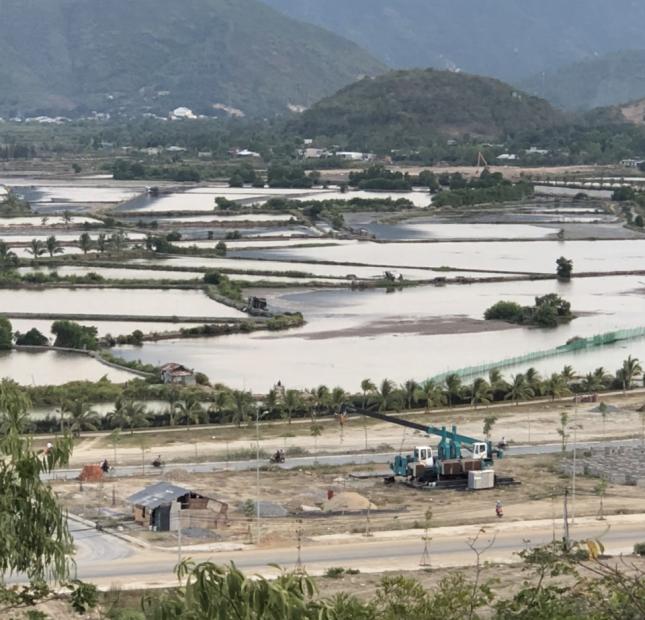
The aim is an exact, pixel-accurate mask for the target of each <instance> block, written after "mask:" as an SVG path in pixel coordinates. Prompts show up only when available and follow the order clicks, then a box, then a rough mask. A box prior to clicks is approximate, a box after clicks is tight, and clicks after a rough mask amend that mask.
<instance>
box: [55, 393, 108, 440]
mask: <svg viewBox="0 0 645 620" xmlns="http://www.w3.org/2000/svg"><path fill="white" fill-rule="evenodd" d="M61 414H62V415H64V414H67V415H68V416H69V425H68V428H69V430H70V431H71V433H72V435H74V436H75V437H79V436H80V434H81V431H95V430H97V428H98V423H99V415H98V414H97V413H96V411H94V410H93V409H92V406H91V405H90V404H89V403H88V402H86V401H84V400H68V401H65V402H64V403H63V405H62V407H61Z"/></svg>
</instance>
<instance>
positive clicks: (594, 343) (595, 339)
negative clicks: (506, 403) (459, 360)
mask: <svg viewBox="0 0 645 620" xmlns="http://www.w3.org/2000/svg"><path fill="white" fill-rule="evenodd" d="M643 337H645V327H635V328H632V329H621V330H617V331H613V332H607V333H605V334H596V335H595V336H590V337H588V338H575V339H572V340H571V341H570V342H567V344H563V345H561V346H559V347H555V348H554V349H547V350H545V351H533V352H531V353H526V354H524V355H518V356H516V357H509V358H507V359H503V360H499V361H497V362H486V363H484V364H480V365H478V366H468V367H466V368H460V369H459V370H451V371H449V372H444V373H441V374H439V375H435V376H434V377H432V380H433V381H436V382H437V383H441V382H443V381H445V379H446V377H448V376H449V375H458V376H459V377H461V378H462V379H468V378H473V377H479V376H482V375H486V374H488V372H490V371H491V370H493V369H495V368H499V369H502V368H509V367H511V366H520V365H522V364H526V363H530V362H535V361H538V360H543V359H547V358H550V357H556V356H558V355H563V354H565V353H574V352H576V351H583V350H585V349H594V348H596V347H603V346H606V345H609V344H614V343H615V342H620V341H621V340H632V339H635V338H643Z"/></svg>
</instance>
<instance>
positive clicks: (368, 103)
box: [293, 69, 563, 151]
mask: <svg viewBox="0 0 645 620" xmlns="http://www.w3.org/2000/svg"><path fill="white" fill-rule="evenodd" d="M562 121H563V117H562V115H561V114H560V113H559V112H558V111H556V110H555V109H554V108H553V107H552V106H551V105H550V104H549V103H547V102H546V101H544V100H542V99H539V98H537V97H533V96H530V95H527V94H525V93H523V92H520V91H518V90H516V89H514V88H513V87H511V86H509V85H508V84H504V83H503V82H500V81H498V80H495V79H492V78H483V77H478V76H472V75H466V74H463V73H455V72H450V71H437V70H433V69H427V70H411V71H393V72H390V73H386V74H384V75H381V76H379V77H376V78H366V79H363V80H360V81H358V82H356V83H354V84H352V85H350V86H348V87H346V88H344V89H342V90H341V91H339V92H338V93H336V94H335V95H333V96H331V97H328V98H326V99H323V100H322V101H320V102H318V103H317V104H315V105H314V106H312V107H311V108H310V109H309V110H307V111H306V112H304V114H303V115H302V117H301V118H300V119H298V120H297V121H295V122H294V124H293V127H294V128H295V129H296V130H297V131H299V132H300V133H301V134H302V135H303V136H306V137H311V138H320V137H326V138H327V139H328V140H331V141H332V142H333V143H336V144H342V145H345V146H348V147H353V148H357V149H364V148H368V149H371V150H375V151H383V150H387V149H389V148H396V147H409V146H417V145H422V144H424V143H427V142H428V141H430V140H432V139H435V138H437V137H439V136H440V137H444V138H448V139H450V138H455V139H459V138H463V137H465V136H473V137H475V136H476V137H481V138H487V139H506V138H507V137H508V136H512V135H513V134H516V133H518V132H526V131H530V130H538V129H539V130H543V129H544V128H547V127H552V126H555V125H557V124H558V123H560V122H562Z"/></svg>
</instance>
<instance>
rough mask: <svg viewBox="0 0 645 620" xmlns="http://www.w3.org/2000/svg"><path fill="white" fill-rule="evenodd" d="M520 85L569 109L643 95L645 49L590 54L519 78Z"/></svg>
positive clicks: (630, 99)
mask: <svg viewBox="0 0 645 620" xmlns="http://www.w3.org/2000/svg"><path fill="white" fill-rule="evenodd" d="M518 86H520V87H521V88H523V89H524V90H526V91H527V92H530V93H532V94H534V95H537V96H539V97H543V98H545V99H547V100H548V101H550V102H551V103H552V104H553V105H556V106H558V107H561V108H565V109H570V110H590V109H592V108H597V107H605V106H611V105H616V104H619V103H625V102H629V101H633V100H636V99H643V98H645V50H629V51H623V52H617V53H612V54H607V55H604V56H600V57H598V58H592V59H588V60H584V61H581V62H577V63H574V64H570V65H567V66H565V67H562V68H560V69H557V70H555V71H548V72H545V73H540V74H538V75H535V76H533V77H532V78H530V79H528V80H526V81H523V82H520V83H519V84H518Z"/></svg>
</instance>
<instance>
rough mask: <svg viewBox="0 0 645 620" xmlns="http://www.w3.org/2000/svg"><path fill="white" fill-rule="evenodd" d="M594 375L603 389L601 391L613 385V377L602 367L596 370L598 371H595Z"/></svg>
mask: <svg viewBox="0 0 645 620" xmlns="http://www.w3.org/2000/svg"><path fill="white" fill-rule="evenodd" d="M593 375H594V377H595V378H596V379H597V380H598V382H599V384H600V385H601V388H599V389H602V388H605V387H607V385H609V384H610V383H611V380H612V377H611V375H610V374H609V373H608V372H607V371H606V370H605V369H604V368H603V367H602V366H599V367H598V368H596V370H594V371H593Z"/></svg>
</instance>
